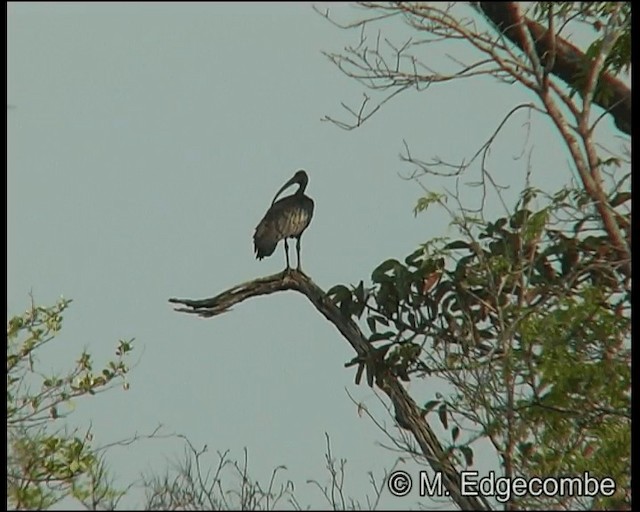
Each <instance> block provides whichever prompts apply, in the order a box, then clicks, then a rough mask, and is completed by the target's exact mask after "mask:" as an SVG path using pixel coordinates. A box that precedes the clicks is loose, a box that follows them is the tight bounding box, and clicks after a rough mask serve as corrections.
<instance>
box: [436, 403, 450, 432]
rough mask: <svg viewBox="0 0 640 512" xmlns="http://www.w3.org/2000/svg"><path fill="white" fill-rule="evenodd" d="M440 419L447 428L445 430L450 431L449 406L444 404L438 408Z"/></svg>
mask: <svg viewBox="0 0 640 512" xmlns="http://www.w3.org/2000/svg"><path fill="white" fill-rule="evenodd" d="M438 417H439V418H440V423H442V426H443V427H444V428H445V430H446V429H448V428H449V426H448V422H447V404H442V405H441V406H440V407H439V408H438Z"/></svg>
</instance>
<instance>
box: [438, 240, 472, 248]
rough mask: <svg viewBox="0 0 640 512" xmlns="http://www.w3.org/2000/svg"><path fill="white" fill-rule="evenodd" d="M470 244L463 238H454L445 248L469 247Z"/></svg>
mask: <svg viewBox="0 0 640 512" xmlns="http://www.w3.org/2000/svg"><path fill="white" fill-rule="evenodd" d="M469 247H470V246H469V244H468V243H467V242H465V241H463V240H454V241H453V242H449V243H448V244H447V245H445V246H444V248H445V249H452V250H453V249H469Z"/></svg>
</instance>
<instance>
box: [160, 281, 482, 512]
mask: <svg viewBox="0 0 640 512" xmlns="http://www.w3.org/2000/svg"><path fill="white" fill-rule="evenodd" d="M285 290H294V291H297V292H300V293H302V294H303V295H305V296H306V297H307V299H309V300H310V301H311V303H312V304H313V305H314V306H315V308H316V309H317V310H318V311H319V312H320V313H321V314H322V315H323V316H324V317H325V318H326V319H327V320H329V322H331V323H332V324H333V325H335V327H336V328H337V329H338V330H339V331H340V333H341V334H342V335H343V336H344V337H345V339H346V340H347V341H348V342H349V344H350V345H351V346H352V347H353V349H354V350H355V351H356V353H357V357H356V358H355V359H354V361H352V362H351V363H354V362H357V363H358V365H359V369H358V372H357V375H361V374H362V371H363V370H364V369H366V371H367V382H368V383H369V385H370V386H373V383H374V381H375V384H376V386H377V387H378V388H379V389H380V390H382V391H383V392H384V393H385V394H386V395H387V396H388V397H389V399H390V401H391V403H392V404H393V406H394V409H395V415H396V421H397V422H398V425H399V426H401V427H402V428H404V429H407V430H409V431H411V433H412V434H413V436H414V438H415V440H416V441H417V443H418V445H419V446H420V449H421V450H422V453H423V455H424V457H425V459H426V460H427V461H428V463H429V464H430V466H431V468H432V469H433V470H434V471H435V472H437V473H441V474H442V476H443V482H444V484H445V486H446V488H447V490H448V491H449V493H450V495H451V498H452V499H453V500H454V501H455V503H457V505H458V506H459V507H460V508H461V509H463V510H489V509H491V507H490V505H489V503H488V502H487V501H486V499H485V498H484V497H482V496H466V495H464V494H463V493H462V488H461V479H460V474H459V472H458V471H457V470H456V468H455V467H454V465H453V464H452V462H451V461H450V460H449V457H448V455H447V454H446V453H445V451H444V449H443V448H442V445H441V444H440V441H439V440H438V438H437V437H436V435H435V434H434V432H433V430H432V429H431V426H430V425H429V424H428V423H427V421H426V420H425V419H424V417H423V416H422V414H421V409H420V408H419V407H418V406H417V404H416V403H415V401H414V400H413V399H412V398H411V396H409V394H408V393H407V391H406V390H405V389H404V387H403V386H402V384H401V383H400V381H399V380H398V378H397V377H396V376H395V375H393V374H392V373H391V371H390V370H389V369H388V368H386V367H385V365H384V358H383V357H382V358H381V357H380V349H377V348H375V347H374V346H373V345H371V344H370V343H369V341H368V340H367V338H366V336H365V335H364V334H363V333H362V331H361V330H360V328H359V327H358V325H357V324H356V323H355V322H354V321H353V320H351V319H350V318H348V317H346V316H344V315H343V314H342V313H341V311H340V310H339V309H338V307H337V306H336V305H335V304H334V303H333V302H332V301H331V300H330V299H329V298H328V297H327V294H326V293H325V292H324V291H323V290H322V289H321V288H320V287H318V286H317V285H316V284H315V283H314V282H313V281H312V280H311V279H310V278H309V277H308V276H307V275H305V274H303V273H302V272H299V271H297V270H289V271H286V270H285V271H283V272H280V273H278V274H273V275H270V276H266V277H262V278H258V279H254V280H253V281H247V282H245V283H242V284H239V285H237V286H234V287H232V288H230V289H228V290H226V291H224V292H222V293H220V294H218V295H216V296H215V297H211V298H207V299H199V300H194V299H177V298H171V299H169V302H171V303H172V304H181V305H183V306H186V307H178V308H175V309H176V311H179V312H184V313H191V314H196V315H198V316H201V317H205V318H208V317H212V316H216V315H220V314H222V313H224V312H226V311H229V310H230V309H231V307H232V306H234V305H235V304H238V303H240V302H242V301H244V300H246V299H249V298H251V297H257V296H260V295H268V294H271V293H275V292H279V291H285ZM351 363H347V364H348V365H349V364H351Z"/></svg>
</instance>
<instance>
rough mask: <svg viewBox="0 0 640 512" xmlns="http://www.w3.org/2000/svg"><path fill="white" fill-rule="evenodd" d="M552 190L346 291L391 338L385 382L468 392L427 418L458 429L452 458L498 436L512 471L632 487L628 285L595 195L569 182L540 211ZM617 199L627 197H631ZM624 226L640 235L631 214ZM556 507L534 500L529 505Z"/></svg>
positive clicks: (467, 456) (343, 297) (525, 503)
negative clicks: (421, 382)
mask: <svg viewBox="0 0 640 512" xmlns="http://www.w3.org/2000/svg"><path fill="white" fill-rule="evenodd" d="M542 195H543V194H542V193H541V192H540V191H538V190H535V189H526V190H525V191H523V193H522V197H521V200H520V201H519V203H518V204H517V205H516V207H515V208H514V210H513V212H512V213H511V214H510V215H509V216H507V217H503V218H499V219H496V220H495V221H492V222H483V221H480V220H478V219H474V220H473V222H471V223H465V219H457V220H456V222H457V223H458V224H459V226H460V227H461V232H462V233H463V234H464V237H463V238H460V239H455V240H443V239H440V240H439V241H438V243H435V244H434V243H431V244H428V250H425V247H427V245H425V246H423V247H421V248H419V249H418V250H416V251H414V253H412V254H411V255H409V256H408V257H407V258H406V259H405V260H404V263H401V262H400V261H398V260H396V259H389V260H386V261H384V262H382V263H381V264H380V265H379V266H378V267H377V268H376V269H374V270H373V272H372V274H371V284H372V286H371V287H370V288H367V287H365V286H364V284H363V283H362V282H360V283H359V285H358V287H357V288H352V289H349V288H348V287H346V286H342V285H339V286H337V287H334V289H333V290H334V292H339V293H336V295H339V300H340V303H341V304H350V306H349V307H348V308H345V309H344V311H343V312H344V313H346V314H348V315H351V316H356V317H357V318H360V317H363V318H364V319H365V321H366V324H367V326H368V328H369V329H370V331H371V335H370V338H369V341H370V342H372V343H378V342H382V343H384V345H382V346H381V351H380V352H379V355H380V358H379V360H378V361H377V362H376V365H377V369H376V375H377V378H381V377H380V376H381V375H382V376H384V375H385V374H387V375H389V376H392V377H399V378H401V379H403V380H409V379H415V378H429V377H432V376H438V377H441V378H444V379H446V380H447V381H448V382H449V383H451V384H453V385H454V386H455V389H456V392H455V393H454V394H453V395H452V396H451V397H449V398H447V399H437V400H428V401H427V403H426V404H425V406H424V408H423V415H424V416H425V417H426V416H430V415H435V416H434V417H435V418H437V419H438V421H439V423H440V424H441V425H442V427H443V428H444V429H445V430H449V431H450V442H451V444H450V445H449V448H448V453H449V454H450V455H451V456H453V457H456V458H457V457H458V456H460V457H459V458H457V460H458V462H459V463H461V464H465V465H471V464H472V463H473V454H474V452H473V447H472V444H473V442H474V441H475V440H477V439H479V438H489V439H490V440H491V442H492V443H493V445H494V446H495V447H496V449H497V450H498V453H499V455H500V457H501V458H502V459H503V463H504V464H505V467H506V466H508V467H509V468H511V469H510V471H511V475H512V476H525V477H526V476H533V475H543V476H544V475H566V474H581V472H583V471H589V472H590V474H591V475H593V476H596V475H598V476H605V475H606V476H611V477H613V478H614V479H615V481H616V482H617V484H618V488H619V489H622V490H624V489H627V488H628V486H629V485H630V484H629V482H630V481H629V478H630V456H629V454H630V449H629V448H630V444H629V443H630V436H631V423H630V381H631V371H630V293H629V289H630V287H629V283H628V279H627V277H626V275H625V273H624V270H623V267H622V266H621V264H620V261H619V258H618V256H617V254H616V253H615V252H614V250H613V249H612V247H611V244H610V243H609V240H608V237H607V236H606V235H605V234H603V233H602V232H600V231H599V230H598V223H597V222H596V219H595V218H594V217H593V215H592V214H591V213H590V207H591V200H590V199H589V198H588V196H586V194H585V193H584V192H583V191H579V190H575V189H563V190H561V191H558V192H557V193H556V194H554V195H553V196H551V197H548V198H547V201H548V204H546V205H545V206H544V207H542V208H536V207H535V206H534V205H533V202H534V200H536V199H537V198H539V197H540V196H542ZM612 197H614V198H615V197H620V198H621V199H620V204H621V203H622V202H624V201H626V200H628V192H625V191H620V192H618V193H617V194H616V195H614V196H612ZM560 218H562V219H563V220H562V221H559V220H558V219H560ZM567 218H569V219H570V220H569V221H567V220H566V219H567ZM618 220H619V223H620V229H621V230H622V231H623V233H624V234H625V236H627V237H629V236H630V216H629V214H626V215H623V214H620V215H619V218H618ZM356 290H357V293H356ZM356 313H357V314H356ZM463 427H464V428H463ZM465 434H466V435H465ZM626 499H628V498H627V497H625V495H624V492H623V493H622V494H620V493H618V494H616V495H615V496H614V497H612V498H598V500H597V501H596V502H594V503H593V505H594V506H598V507H613V506H618V505H619V504H620V503H622V502H624V500H626ZM621 500H622V501H621ZM554 503H555V502H553V500H550V499H548V500H547V501H544V500H543V499H539V500H537V501H536V500H533V499H529V498H522V499H521V500H520V501H519V502H518V503H517V506H522V507H540V506H544V505H546V506H551V505H552V504H554ZM574 505H575V503H574Z"/></svg>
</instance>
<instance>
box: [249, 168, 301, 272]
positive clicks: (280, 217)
mask: <svg viewBox="0 0 640 512" xmlns="http://www.w3.org/2000/svg"><path fill="white" fill-rule="evenodd" d="M308 182H309V177H308V176H307V173H306V172H304V171H303V170H299V171H298V172H296V173H295V174H294V175H293V178H291V179H290V180H289V181H287V182H286V183H285V184H284V185H283V186H282V188H281V189H280V190H278V193H277V194H276V195H275V197H274V198H273V201H272V202H271V208H269V209H268V210H267V213H266V214H265V216H264V217H263V219H262V220H261V221H260V224H258V227H257V228H256V232H255V233H254V235H253V245H254V247H255V251H256V258H258V259H259V260H261V259H262V258H265V257H266V256H271V255H272V254H273V251H275V249H276V245H278V242H279V241H280V240H284V252H285V255H286V257H287V269H289V268H290V267H289V244H288V243H287V238H296V252H297V254H298V270H300V237H301V236H302V233H303V232H304V230H305V229H307V226H308V225H309V223H310V222H311V217H312V216H313V199H311V198H310V197H308V196H306V195H305V194H304V190H305V189H306V188H307V183H308ZM295 184H298V185H299V188H298V190H296V191H295V192H294V193H293V194H291V195H290V196H287V197H283V198H282V199H280V200H278V201H276V199H278V196H279V195H280V194H281V193H282V192H283V191H284V190H285V189H287V188H288V187H290V186H291V185H295Z"/></svg>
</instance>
